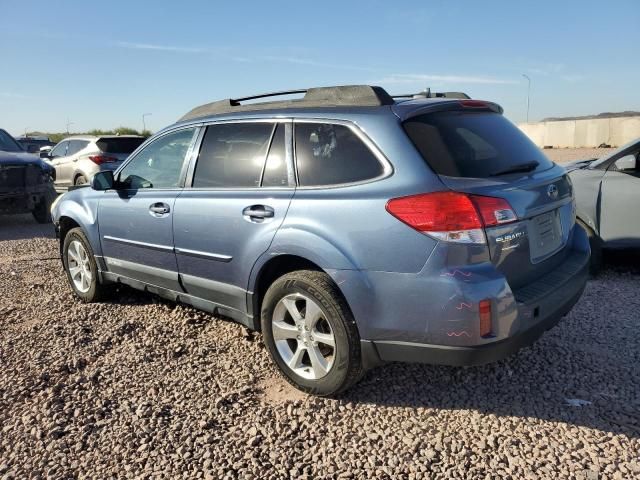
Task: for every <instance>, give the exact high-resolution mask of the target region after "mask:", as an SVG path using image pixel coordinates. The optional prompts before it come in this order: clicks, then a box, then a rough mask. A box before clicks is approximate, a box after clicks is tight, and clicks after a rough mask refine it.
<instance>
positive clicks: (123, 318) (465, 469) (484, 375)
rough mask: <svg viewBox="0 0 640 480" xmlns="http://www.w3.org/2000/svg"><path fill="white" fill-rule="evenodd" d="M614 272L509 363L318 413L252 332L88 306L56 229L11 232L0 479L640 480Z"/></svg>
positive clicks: (0, 247) (384, 371)
mask: <svg viewBox="0 0 640 480" xmlns="http://www.w3.org/2000/svg"><path fill="white" fill-rule="evenodd" d="M558 152H560V151H558ZM546 153H547V154H549V151H546ZM556 153H557V152H553V154H554V155H555V154H556ZM565 153H566V152H565ZM605 260H606V266H605V269H604V271H603V273H602V274H601V275H599V276H598V277H597V278H595V279H592V280H590V281H589V283H588V285H587V289H586V291H585V293H584V295H583V297H582V298H581V299H580V301H579V302H578V304H577V305H576V306H575V308H574V309H573V310H572V311H571V313H570V314H569V315H568V316H567V317H565V319H564V320H563V321H562V322H561V323H560V324H559V326H557V327H556V328H554V329H553V330H551V331H549V332H547V333H546V334H545V335H544V336H543V338H542V339H540V340H539V341H538V342H537V343H536V344H534V345H533V346H531V347H529V348H525V349H523V350H522V351H520V352H519V353H518V354H516V355H513V356H512V357H510V358H508V359H505V360H503V361H500V362H497V363H494V364H491V365H486V366H481V367H472V368H450V367H436V366H428V365H408V364H391V365H386V366H383V367H380V368H378V369H376V370H373V371H371V372H369V373H368V374H367V375H366V376H365V378H364V379H363V380H362V381H361V382H360V383H359V384H357V385H356V386H355V387H354V388H353V389H352V390H350V391H349V392H347V394H346V395H344V396H343V397H342V398H340V399H319V398H314V397H310V396H307V395H304V394H302V393H300V392H298V391H296V390H294V389H293V388H291V387H290V386H289V385H288V384H287V383H286V382H284V381H283V380H282V379H281V378H280V377H279V375H278V373H277V372H276V370H275V369H274V367H273V366H272V365H271V362H270V360H269V357H268V355H267V352H266V351H265V348H264V346H263V344H262V342H261V336H260V334H256V333H251V332H248V331H246V330H245V329H244V328H243V327H241V326H240V325H237V324H234V323H232V322H229V321H226V320H223V319H218V318H215V317H213V316H211V315H208V314H204V313H201V312H198V311H196V310H194V309H192V308H189V307H185V306H177V305H173V304H171V303H169V302H165V301H163V300H160V299H158V298H156V297H154V296H152V295H147V294H142V293H138V292H135V291H133V290H130V289H128V288H122V289H120V290H119V291H118V292H117V294H116V295H115V296H114V297H113V298H112V299H111V300H109V301H106V302H103V303H99V304H92V305H87V304H82V303H80V302H79V301H77V300H76V299H75V298H74V296H73V295H72V293H71V289H70V287H69V286H68V284H67V280H66V278H65V275H64V272H63V270H62V267H61V263H60V261H59V258H58V245H57V241H56V240H55V238H54V237H53V231H52V227H51V226H42V225H38V224H36V223H35V222H33V220H32V219H31V218H30V217H28V216H14V217H0V478H1V479H10V478H15V479H23V478H42V479H44V478H140V479H143V478H171V479H173V478H212V479H213V478H215V479H218V478H305V477H306V478H394V479H395V478H400V479H418V478H425V479H426V478H447V479H449V478H482V479H484V478H501V479H503V478H514V479H520V478H526V479H547V478H563V479H564V478H575V479H595V478H611V479H622V478H625V479H630V478H640V453H639V452H640V440H639V439H640V373H639V372H640V369H639V368H638V361H639V360H640V329H639V328H638V327H639V326H640V325H639V324H640V315H639V314H638V312H639V311H640V255H638V254H637V253H633V254H632V253H628V252H625V253H622V254H609V255H607V257H606V259H605Z"/></svg>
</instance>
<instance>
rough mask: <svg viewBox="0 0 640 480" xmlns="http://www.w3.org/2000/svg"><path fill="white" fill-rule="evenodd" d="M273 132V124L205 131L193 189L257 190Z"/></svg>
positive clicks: (229, 125)
mask: <svg viewBox="0 0 640 480" xmlns="http://www.w3.org/2000/svg"><path fill="white" fill-rule="evenodd" d="M273 129H274V124H272V123H225V124H218V125H210V126H209V127H207V132H206V134H205V136H204V139H203V140H202V148H201V149H200V155H199V157H198V163H197V164H196V169H195V172H194V175H193V187H195V188H229V187H237V188H247V187H259V186H260V177H261V175H262V170H263V166H264V163H265V158H266V156H267V149H268V148H269V142H270V140H271V138H272V133H273ZM283 160H284V158H283Z"/></svg>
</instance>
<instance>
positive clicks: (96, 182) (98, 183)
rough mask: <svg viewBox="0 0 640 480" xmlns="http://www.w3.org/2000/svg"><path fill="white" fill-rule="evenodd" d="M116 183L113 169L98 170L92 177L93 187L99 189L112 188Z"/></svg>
mask: <svg viewBox="0 0 640 480" xmlns="http://www.w3.org/2000/svg"><path fill="white" fill-rule="evenodd" d="M114 184H115V181H114V179H113V172H112V171H111V170H105V171H104V172H98V173H96V174H95V175H94V176H93V178H92V179H91V188H93V189H94V190H98V191H103V190H111V189H112V188H113V185H114Z"/></svg>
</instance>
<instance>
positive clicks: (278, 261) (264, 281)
mask: <svg viewBox="0 0 640 480" xmlns="http://www.w3.org/2000/svg"><path fill="white" fill-rule="evenodd" d="M314 260H315V261H314ZM314 260H311V259H309V258H307V257H305V256H301V255H298V254H290V253H282V254H277V255H269V256H268V257H267V258H266V259H265V260H264V261H262V262H260V265H259V266H257V267H254V269H253V272H252V273H253V275H252V283H251V289H250V290H249V292H248V297H247V310H248V312H249V315H250V316H251V317H252V318H253V326H254V329H255V330H259V329H260V315H261V309H262V300H263V299H264V296H265V293H266V292H267V290H268V289H269V287H270V286H271V284H273V282H274V281H275V280H277V279H278V278H280V277H281V276H283V275H286V274H287V273H290V272H295V271H297V270H313V271H318V272H322V273H326V274H327V275H329V277H330V278H331V279H332V281H334V283H336V287H337V289H338V292H339V293H340V295H341V296H342V298H343V300H344V301H345V303H346V305H347V307H348V308H349V309H350V310H351V306H350V305H349V301H348V298H347V296H346V295H345V292H344V291H343V290H342V288H341V287H340V284H339V283H338V282H335V278H334V275H332V272H335V270H334V269H328V268H323V266H322V265H321V264H320V263H319V262H317V259H314ZM351 313H353V312H351Z"/></svg>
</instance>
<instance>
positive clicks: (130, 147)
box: [96, 138, 145, 153]
mask: <svg viewBox="0 0 640 480" xmlns="http://www.w3.org/2000/svg"><path fill="white" fill-rule="evenodd" d="M144 141H145V139H144V138H101V139H100V140H98V141H97V142H96V144H97V145H98V148H99V149H100V150H102V151H103V152H104V153H131V152H133V151H134V150H135V149H136V148H138V147H139V146H140V145H141V144H142V142H144Z"/></svg>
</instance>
